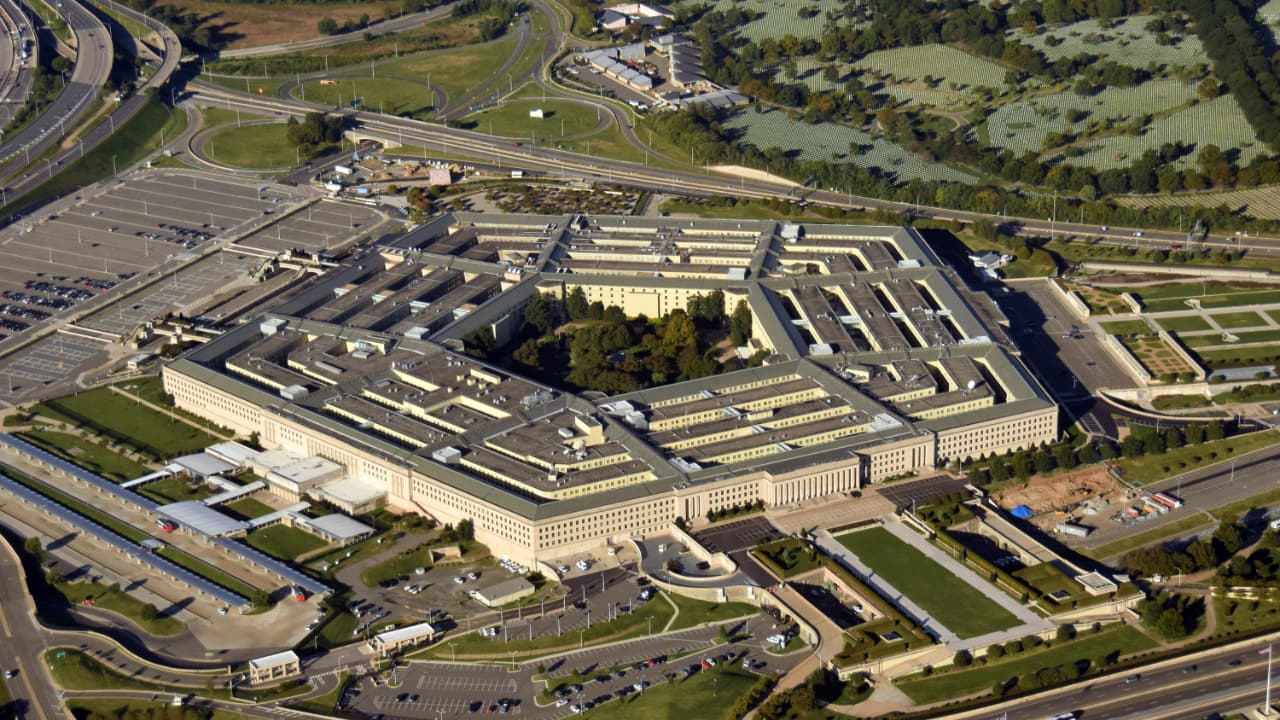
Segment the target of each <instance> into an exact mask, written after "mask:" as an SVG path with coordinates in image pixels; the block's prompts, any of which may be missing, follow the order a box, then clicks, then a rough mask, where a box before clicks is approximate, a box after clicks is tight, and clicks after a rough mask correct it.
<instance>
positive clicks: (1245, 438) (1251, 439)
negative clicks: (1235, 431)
mask: <svg viewBox="0 0 1280 720" xmlns="http://www.w3.org/2000/svg"><path fill="white" fill-rule="evenodd" d="M1277 443H1280V431H1276V430H1262V431H1260V432H1253V433H1249V434H1247V435H1237V436H1235V437H1230V438H1226V439H1224V440H1213V441H1211V442H1205V443H1200V444H1198V445H1188V446H1186V447H1181V448H1178V449H1177V450H1170V451H1169V452H1166V453H1160V454H1156V455H1143V456H1141V457H1136V458H1125V459H1123V460H1118V461H1117V462H1116V464H1117V465H1118V466H1119V468H1120V471H1121V472H1122V473H1123V474H1124V478H1125V479H1126V480H1128V481H1129V482H1132V483H1137V484H1139V485H1145V484H1147V483H1151V482H1155V481H1157V480H1163V479H1165V478H1168V477H1173V476H1174V475H1177V474H1179V473H1184V472H1188V471H1190V470H1195V469H1197V468H1202V467H1205V466H1207V465H1211V464H1213V463H1221V462H1223V461H1224V460H1230V459H1231V458H1233V457H1239V456H1241V455H1244V454H1245V453H1250V452H1254V451H1255V450H1261V449H1263V448H1266V447H1270V446H1272V445H1275V444H1277Z"/></svg>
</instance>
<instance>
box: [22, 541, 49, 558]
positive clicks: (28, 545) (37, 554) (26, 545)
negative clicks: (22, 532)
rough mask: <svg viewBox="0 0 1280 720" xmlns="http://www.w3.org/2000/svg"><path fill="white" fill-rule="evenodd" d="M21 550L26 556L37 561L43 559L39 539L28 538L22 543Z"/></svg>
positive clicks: (42, 549) (42, 550)
mask: <svg viewBox="0 0 1280 720" xmlns="http://www.w3.org/2000/svg"><path fill="white" fill-rule="evenodd" d="M22 549H23V551H24V552H26V553H27V554H28V555H30V556H31V557H33V558H36V559H37V560H43V559H44V548H43V547H42V546H41V545H40V538H38V537H29V538H27V539H26V540H25V541H24V542H23V543H22Z"/></svg>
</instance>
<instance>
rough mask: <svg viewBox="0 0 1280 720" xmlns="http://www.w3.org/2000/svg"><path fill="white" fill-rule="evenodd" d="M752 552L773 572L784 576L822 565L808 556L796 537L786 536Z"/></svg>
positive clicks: (797, 573)
mask: <svg viewBox="0 0 1280 720" xmlns="http://www.w3.org/2000/svg"><path fill="white" fill-rule="evenodd" d="M754 552H755V553H756V555H758V556H760V557H761V559H762V560H763V561H764V562H765V563H767V564H768V565H769V566H770V567H771V569H772V570H773V571H774V572H776V573H777V574H778V575H779V576H780V577H784V578H786V577H791V576H792V575H799V574H800V573H802V572H808V571H810V570H815V569H817V568H819V567H822V564H821V563H819V562H818V560H817V559H816V558H811V557H810V556H809V552H808V551H807V550H806V549H805V546H804V544H803V543H801V542H800V541H799V540H797V539H796V538H786V539H783V540H778V541H777V542H771V543H769V544H767V545H761V546H760V547H758V548H756V549H755V551H754Z"/></svg>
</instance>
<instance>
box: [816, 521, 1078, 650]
mask: <svg viewBox="0 0 1280 720" xmlns="http://www.w3.org/2000/svg"><path fill="white" fill-rule="evenodd" d="M884 528H885V529H886V530H888V531H889V532H890V533H892V534H893V535H894V537H896V538H898V539H899V540H901V541H903V542H905V543H907V544H908V545H910V546H912V547H914V548H915V549H917V550H919V551H920V552H922V553H924V554H925V556H926V557H928V558H929V559H930V560H933V561H934V562H936V563H938V564H939V565H941V566H942V567H943V568H944V569H946V570H947V572H949V573H951V574H952V575H954V576H955V577H957V578H959V579H961V580H963V581H964V582H966V583H968V584H969V585H970V586H972V587H973V588H975V589H977V590H978V591H980V592H981V593H983V594H984V595H986V596H987V598H988V599H990V600H991V601H992V602H994V603H996V604H997V605H999V606H1000V607H1002V608H1004V609H1005V610H1008V611H1009V612H1010V613H1012V614H1013V615H1014V617H1016V618H1017V619H1018V620H1019V621H1020V624H1019V625H1016V626H1014V627H1011V628H1006V629H1004V630H999V631H997V632H993V633H987V634H985V635H979V636H977V637H970V638H960V637H959V636H957V635H956V634H955V633H954V632H952V631H951V630H950V629H948V628H947V627H946V626H944V625H942V624H941V623H939V622H938V621H937V620H935V619H934V618H932V617H931V616H930V615H929V613H927V612H926V611H925V610H924V608H921V607H920V606H919V605H917V604H916V603H915V601H913V600H912V599H911V598H909V597H907V596H906V595H904V594H902V593H901V592H899V591H898V590H897V589H896V588H894V587H893V586H892V585H890V584H889V583H888V582H887V581H886V580H885V579H884V578H882V577H880V576H879V575H877V574H876V573H875V571H874V570H872V569H871V568H870V567H868V566H867V565H866V564H864V563H863V562H862V560H860V559H859V558H858V556H857V555H855V554H853V553H852V552H850V551H849V549H848V548H846V547H845V546H844V545H841V544H840V542H839V541H837V540H836V539H835V538H834V537H832V536H831V534H830V533H829V532H827V531H826V530H821V531H819V532H818V534H817V540H816V542H817V545H818V546H819V547H821V548H822V549H823V550H825V551H826V552H827V553H828V554H830V555H831V556H832V557H835V558H838V559H839V560H840V561H841V562H842V563H844V564H845V565H846V566H847V567H849V568H850V569H852V570H853V571H854V573H855V574H856V575H858V576H859V578H860V579H861V580H862V581H863V582H865V583H867V584H868V585H870V586H871V587H872V588H874V589H875V591H876V592H877V593H879V594H880V595H881V596H882V597H886V598H891V599H892V602H893V603H894V604H895V605H897V606H898V608H899V609H901V610H902V612H903V613H905V614H906V615H907V616H908V617H910V618H911V619H912V620H914V621H915V622H916V623H917V624H918V625H920V627H921V629H923V630H924V631H925V632H926V633H928V634H929V635H930V636H932V637H934V638H936V639H937V640H938V642H940V643H942V644H943V645H945V646H946V647H947V649H948V650H950V651H952V652H959V651H961V650H973V649H975V648H981V647H986V646H988V645H992V644H994V643H1003V642H1007V641H1009V640H1015V639H1017V638H1021V637H1025V636H1027V635H1030V634H1032V633H1037V632H1044V631H1047V630H1052V629H1053V628H1054V625H1053V623H1051V622H1049V621H1048V620H1045V619H1044V618H1042V617H1040V616H1039V615H1037V614H1036V613H1035V612H1033V611H1031V610H1030V609H1029V608H1027V607H1025V606H1024V605H1022V604H1021V603H1019V602H1018V601H1016V600H1014V599H1013V598H1011V597H1009V596H1008V595H1007V594H1005V593H1004V591H1002V590H1000V589H999V588H997V587H995V586H994V585H992V584H990V583H988V582H986V581H984V580H982V579H981V578H979V577H978V576H977V575H975V574H974V573H973V572H972V571H970V570H969V569H968V568H966V567H965V566H964V565H962V564H960V562H959V561H957V560H956V559H955V558H953V557H951V556H950V555H948V554H946V553H944V552H942V551H941V550H939V549H938V548H937V547H935V546H934V545H932V544H931V543H929V541H928V540H926V539H924V538H923V537H921V536H920V535H919V534H918V533H916V532H914V531H913V530H911V529H910V528H908V527H906V526H905V525H903V524H902V521H901V520H898V519H897V518H896V517H895V516H889V517H888V518H886V519H885V521H884Z"/></svg>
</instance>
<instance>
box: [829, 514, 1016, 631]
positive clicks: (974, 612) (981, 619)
mask: <svg viewBox="0 0 1280 720" xmlns="http://www.w3.org/2000/svg"><path fill="white" fill-rule="evenodd" d="M836 539H837V540H839V541H840V544H841V545H844V546H845V547H846V548H848V549H849V550H850V551H851V552H853V554H855V555H857V556H858V559H860V560H862V561H863V562H864V563H866V564H867V565H868V566H870V567H871V569H872V570H874V571H875V572H877V573H879V574H880V576H881V577H883V578H884V579H885V580H886V581H888V582H889V584H891V585H892V586H893V587H894V588H896V589H898V590H899V591H901V592H902V593H903V594H904V595H906V596H907V597H909V598H911V599H912V600H913V601H915V603H916V604H918V605H919V606H920V607H921V608H923V609H924V611H925V612H927V613H929V615H930V616H931V617H933V618H934V619H935V620H937V621H938V622H939V623H941V624H942V625H944V626H946V627H947V629H949V630H951V631H952V632H954V633H955V634H956V635H957V636H959V637H961V638H969V637H976V636H978V635H984V634H986V633H989V632H995V631H997V630H1003V629H1005V628H1009V627H1013V626H1014V625H1017V624H1018V619H1017V618H1016V617H1014V616H1013V614H1012V613H1010V612H1009V611H1008V610H1005V609H1004V608H1002V607H1000V606H999V605H997V604H995V603H994V602H992V601H991V600H990V599H988V598H987V597H986V596H985V595H984V594H983V593H982V591H981V590H978V589H977V588H975V587H973V586H971V585H969V584H968V583H966V582H965V581H963V580H961V579H960V578H958V577H956V576H954V575H952V574H951V573H950V572H948V571H947V570H945V569H944V568H943V567H942V566H941V565H939V564H937V563H936V562H934V561H933V560H930V559H929V558H928V557H926V556H925V555H924V553H922V552H920V551H919V550H917V549H915V548H914V547H911V546H910V545H908V544H906V543H904V542H903V541H901V540H899V539H898V538H896V537H894V535H893V534H892V533H890V532H889V531H888V530H886V529H884V528H881V527H874V528H870V529H867V530H859V531H856V532H851V533H848V534H845V535H841V536H839V537H837V538H836Z"/></svg>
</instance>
